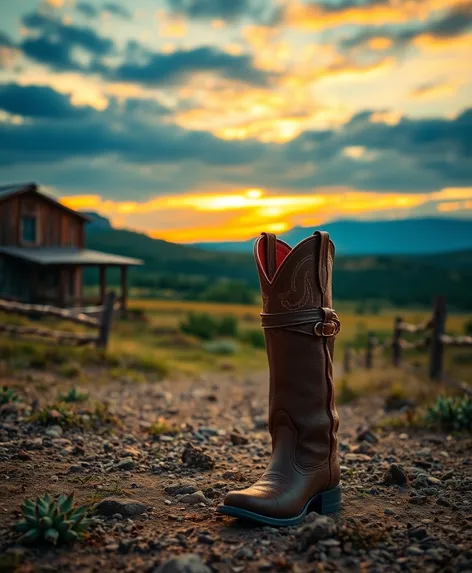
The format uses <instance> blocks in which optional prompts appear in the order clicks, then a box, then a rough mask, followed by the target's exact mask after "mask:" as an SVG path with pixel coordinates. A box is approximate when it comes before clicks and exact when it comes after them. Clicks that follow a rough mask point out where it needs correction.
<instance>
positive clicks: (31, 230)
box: [0, 183, 142, 311]
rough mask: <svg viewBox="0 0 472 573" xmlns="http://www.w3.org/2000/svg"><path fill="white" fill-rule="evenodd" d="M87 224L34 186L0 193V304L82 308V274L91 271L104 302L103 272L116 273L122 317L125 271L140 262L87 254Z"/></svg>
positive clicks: (12, 187)
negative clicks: (94, 272)
mask: <svg viewBox="0 0 472 573" xmlns="http://www.w3.org/2000/svg"><path fill="white" fill-rule="evenodd" d="M88 220H89V219H88V217H86V216H85V215H83V214H81V213H79V212H77V211H74V210H72V209H69V208H67V207H66V206H64V205H62V204H61V203H59V202H58V201H56V200H55V199H54V198H53V197H51V196H50V195H48V194H46V193H44V192H41V191H40V190H39V188H38V186H37V185H36V184H35V183H27V184H23V185H7V186H3V187H0V298H4V299H9V300H16V301H20V302H30V303H36V304H42V303H44V304H53V305H56V306H62V307H72V306H83V305H84V304H87V303H89V302H91V301H89V300H87V299H85V298H84V296H83V282H82V274H83V269H84V268H85V267H96V268H98V269H99V284H100V301H101V302H103V300H104V298H105V294H106V291H107V268H109V267H119V268H120V269H121V297H120V300H121V307H122V309H123V310H124V311H126V303H127V297H128V285H127V281H128V267H130V266H135V265H141V264H142V261H140V260H138V259H132V258H128V257H121V256H118V255H112V254H109V253H102V252H99V251H92V250H89V249H86V248H85V227H86V223H87V222H88ZM95 302H96V301H95Z"/></svg>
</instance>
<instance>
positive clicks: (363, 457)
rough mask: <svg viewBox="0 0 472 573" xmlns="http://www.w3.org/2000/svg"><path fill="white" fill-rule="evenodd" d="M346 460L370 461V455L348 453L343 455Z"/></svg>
mask: <svg viewBox="0 0 472 573" xmlns="http://www.w3.org/2000/svg"><path fill="white" fill-rule="evenodd" d="M344 458H345V460H346V461H347V462H370V460H371V457H370V456H368V455H367V454H354V453H349V454H346V455H345V456H344Z"/></svg>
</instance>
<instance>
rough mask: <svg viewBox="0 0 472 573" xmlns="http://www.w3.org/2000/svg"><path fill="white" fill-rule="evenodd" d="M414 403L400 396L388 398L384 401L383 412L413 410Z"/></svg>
mask: <svg viewBox="0 0 472 573" xmlns="http://www.w3.org/2000/svg"><path fill="white" fill-rule="evenodd" d="M414 406H415V403H414V402H412V401H411V400H407V399H406V398H402V397H401V396H389V397H388V398H387V399H386V400H385V406H384V410H385V411H386V412H393V411H395V410H409V409H410V408H413V407H414Z"/></svg>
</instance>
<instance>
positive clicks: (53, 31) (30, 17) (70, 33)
mask: <svg viewBox="0 0 472 573" xmlns="http://www.w3.org/2000/svg"><path fill="white" fill-rule="evenodd" d="M22 22H23V25H24V26H25V27H26V28H28V29H29V30H34V31H36V32H39V34H40V36H39V39H42V40H47V41H48V42H49V43H50V44H54V43H57V44H62V46H63V48H64V50H66V51H69V52H70V51H71V50H72V49H73V48H82V49H83V50H85V51H86V52H88V53H89V54H92V55H94V56H106V55H108V54H110V53H111V52H112V51H113V48H114V43H113V41H112V40H110V39H109V38H104V37H102V36H100V35H99V34H97V32H95V30H93V29H92V28H88V27H85V26H84V27H81V26H75V25H72V24H64V23H63V22H62V21H61V20H60V19H59V18H55V17H53V16H48V15H43V14H40V13H38V12H33V13H31V14H27V15H25V16H24V17H23V20H22Z"/></svg>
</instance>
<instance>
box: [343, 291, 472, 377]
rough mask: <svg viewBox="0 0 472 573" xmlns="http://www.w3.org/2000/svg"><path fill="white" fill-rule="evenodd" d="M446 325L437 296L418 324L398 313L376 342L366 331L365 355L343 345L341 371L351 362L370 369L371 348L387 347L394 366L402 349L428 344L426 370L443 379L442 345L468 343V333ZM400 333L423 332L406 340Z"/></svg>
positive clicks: (470, 340) (349, 367)
mask: <svg viewBox="0 0 472 573" xmlns="http://www.w3.org/2000/svg"><path fill="white" fill-rule="evenodd" d="M445 325H446V301H445V299H444V298H443V297H441V296H438V297H436V299H435V301H434V307H433V315H432V317H431V319H430V320H428V321H427V322H424V323H422V324H409V323H407V322H404V321H403V318H402V317H401V316H397V317H396V318H395V321H394V324H393V336H392V338H389V339H387V340H385V341H384V342H379V341H378V340H377V338H376V336H375V333H374V332H369V333H368V336H367V344H366V347H365V355H364V357H363V358H361V356H360V355H359V353H358V352H356V350H355V349H354V348H352V346H350V345H349V344H347V345H345V347H344V371H345V372H350V371H351V370H352V367H353V365H354V364H355V363H357V365H358V366H360V365H361V363H362V365H363V366H364V367H365V368H367V369H370V368H372V366H373V363H374V354H375V351H376V350H378V349H380V350H386V349H391V350H392V362H393V365H394V366H395V367H400V366H402V365H403V364H402V360H403V351H404V350H417V349H426V348H429V367H428V373H429V377H430V378H431V380H444V379H445V375H444V372H443V358H444V350H445V348H446V347H450V346H455V347H472V336H452V335H449V334H446V333H445ZM403 333H408V334H423V336H422V337H421V338H420V339H419V340H416V341H410V340H406V339H405V338H403V337H402V334H403Z"/></svg>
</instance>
